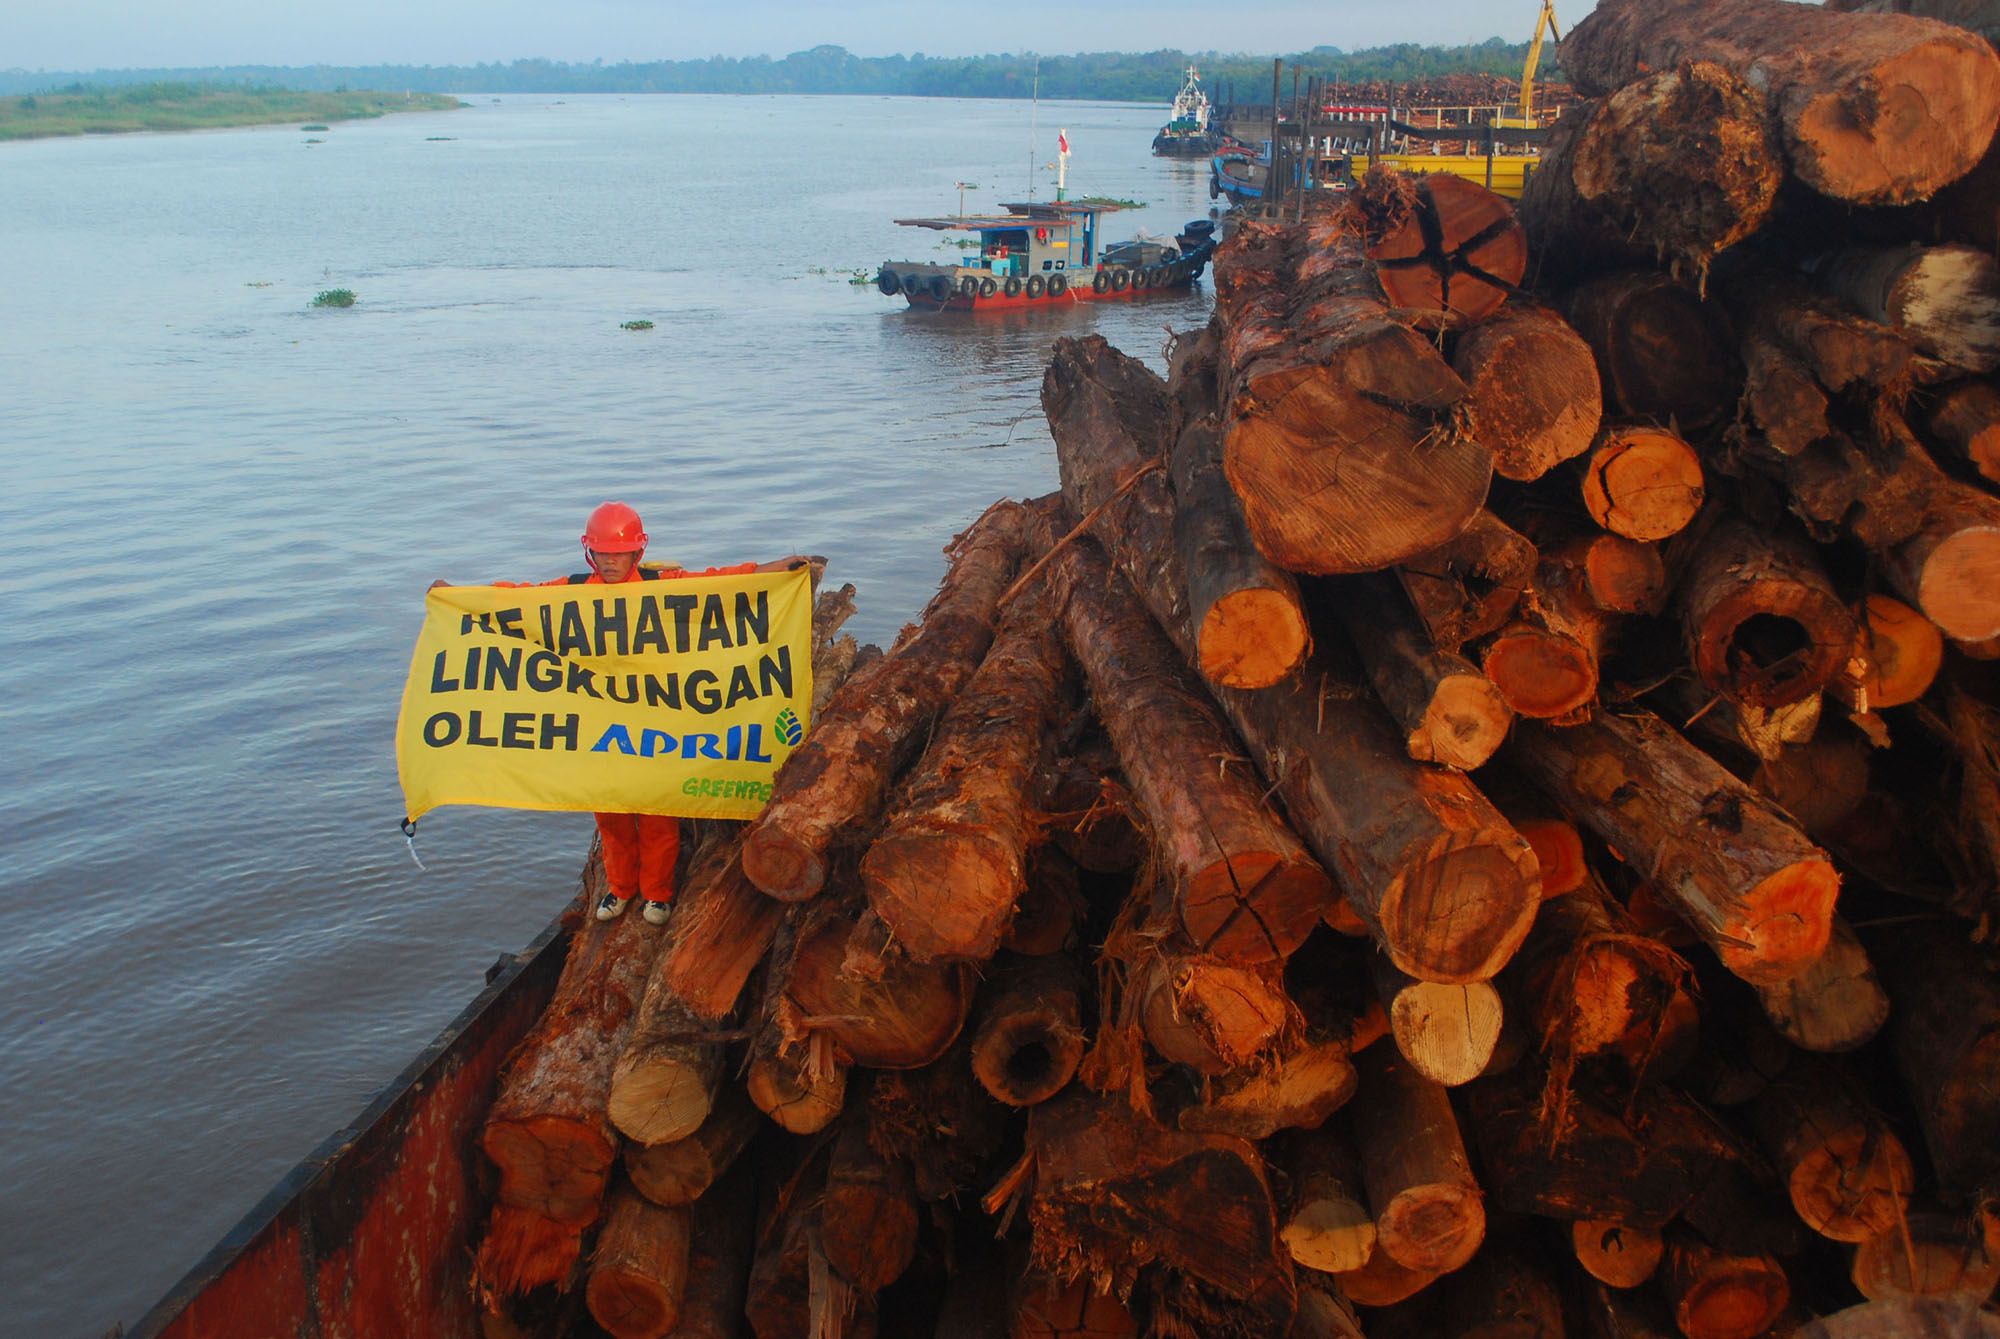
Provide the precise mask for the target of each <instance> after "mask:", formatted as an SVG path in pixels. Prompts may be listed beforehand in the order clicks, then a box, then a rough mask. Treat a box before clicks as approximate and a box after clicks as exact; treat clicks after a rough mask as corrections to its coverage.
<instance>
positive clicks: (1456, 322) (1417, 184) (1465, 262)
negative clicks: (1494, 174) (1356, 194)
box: [1362, 172, 1528, 330]
mask: <svg viewBox="0 0 2000 1339" xmlns="http://www.w3.org/2000/svg"><path fill="white" fill-rule="evenodd" d="M1362 192H1363V196H1364V207H1371V212H1377V211H1379V212H1378V213H1377V218H1376V219H1375V220H1373V221H1372V222H1371V226H1370V228H1369V230H1368V232H1369V238H1368V247H1367V256H1368V259H1369V260H1371V261H1373V262H1374V263H1375V270H1376V275H1377V277H1378V278H1379V280H1380V282H1381V285H1382V291H1383V293H1384V295H1385V296H1387V297H1388V299H1389V303H1390V305H1391V306H1392V307H1394V308H1395V309H1396V312H1397V315H1398V316H1399V317H1401V318H1402V319H1404V320H1407V321H1409V322H1410V323H1411V324H1413V325H1415V326H1416V327H1417V328H1418V329H1421V330H1462V329H1465V328H1466V327H1468V326H1474V325H1477V324H1479V322H1480V321H1482V320H1484V319H1486V317H1488V316H1490V315H1491V314H1492V313H1493V312H1494V311H1496V310H1498V309H1499V307H1500V304H1501V303H1503V302H1505V301H1506V300H1507V297H1508V295H1509V294H1511V293H1513V292H1515V291H1516V290H1517V289H1518V288H1519V286H1520V283H1521V278H1522V276H1523V275H1525V274H1526V273H1527V270H1528V242H1527V238H1526V237H1525V235H1524V234H1523V233H1522V231H1521V224H1520V222H1519V221H1518V220H1517V219H1516V218H1515V217H1514V209H1513V206H1512V205H1510V204H1508V202H1507V201H1506V199H1505V198H1504V197H1502V196H1499V195H1496V194H1494V193H1493V192H1492V191H1489V190H1487V189H1486V188H1485V187H1484V186H1480V185H1478V184H1477V183H1475V182H1472V181H1468V180H1466V179H1465V178H1464V177H1456V176H1452V175H1451V174H1449V173H1445V172H1439V173H1433V174H1431V175H1429V176H1419V177H1414V178H1412V177H1409V176H1404V175H1402V174H1397V175H1395V176H1393V177H1385V178H1384V179H1382V180H1380V181H1379V182H1378V181H1377V180H1376V179H1374V178H1372V177H1371V179H1370V180H1369V181H1367V182H1364V183H1363V184H1362Z"/></svg>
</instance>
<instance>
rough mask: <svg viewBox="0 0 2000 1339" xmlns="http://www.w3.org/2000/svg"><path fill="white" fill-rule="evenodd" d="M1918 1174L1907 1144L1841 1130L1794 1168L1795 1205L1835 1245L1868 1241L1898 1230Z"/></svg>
mask: <svg viewBox="0 0 2000 1339" xmlns="http://www.w3.org/2000/svg"><path fill="white" fill-rule="evenodd" d="M1914 1179H1915V1174H1914V1172H1913V1170H1912V1168H1911V1166H1910V1155H1909V1153H1908V1152H1906V1151H1905V1150H1904V1148H1903V1144H1902V1141H1901V1140H1899V1139H1896V1138H1895V1137H1893V1136H1890V1135H1886V1134H1884V1133H1883V1132H1881V1131H1874V1130H1868V1129H1861V1128H1857V1129H1853V1130H1841V1131H1837V1132H1835V1133H1833V1134H1832V1135H1830V1136H1828V1137H1827V1138H1825V1139H1824V1140H1823V1141H1822V1142H1820V1143H1818V1144H1816V1145H1815V1146H1814V1147H1813V1148H1812V1149H1811V1150H1810V1151H1809V1152H1807V1153H1806V1155H1805V1156H1804V1157H1802V1158H1800V1159H1799V1161H1798V1163H1797V1165H1795V1166H1794V1167H1793V1168H1792V1173H1791V1177H1790V1184H1789V1185H1788V1186H1787V1189H1788V1190H1789V1192H1790V1194H1791V1197H1792V1207H1793V1208H1794V1209H1796V1210H1798V1214H1799V1217H1800V1218H1801V1219H1802V1220H1804V1222H1805V1224H1806V1226H1807V1227H1810V1228H1811V1229H1812V1230H1813V1231H1815V1232H1817V1233H1819V1234H1820V1235H1821V1236H1823V1237H1828V1238H1831V1239H1832V1240H1834V1241H1846V1242H1863V1241H1867V1240H1869V1239H1870V1238H1873V1237H1879V1236H1882V1235H1883V1234H1885V1233H1892V1232H1896V1231H1898V1230H1899V1227H1898V1225H1899V1224H1900V1223H1901V1222H1902V1221H1903V1218H1904V1215H1905V1213H1906V1211H1907V1206H1908V1204H1909V1199H1910V1187H1911V1185H1912V1184H1913V1183H1914Z"/></svg>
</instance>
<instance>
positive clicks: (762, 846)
mask: <svg viewBox="0 0 2000 1339" xmlns="http://www.w3.org/2000/svg"><path fill="white" fill-rule="evenodd" d="M743 875H744V877H745V878H747V879H749V880H750V882H752V883H754V884H756V885H757V887H758V888H759V889H761V890H762V891H763V892H764V894H765V896H767V897H775V898H777V899H778V900H779V901H780V902H803V901H805V900H806V899H807V898H809V897H812V896H813V895H814V894H816V893H818V892H819V890H820V888H821V887H822V886H823V885H824V884H825V883H826V861H825V860H824V859H823V858H822V853H821V852H820V851H819V850H817V849H815V848H814V847H813V845H812V844H811V843H810V842H807V841H805V840H804V839H803V838H800V837H797V836H795V835H794V834H792V833H789V832H786V831H785V830H784V829H783V828H780V827H778V826H777V825H776V824H775V823H759V824H758V825H757V826H755V827H753V828H751V829H750V831H749V832H748V833H746V834H745V835H744V838H743Z"/></svg>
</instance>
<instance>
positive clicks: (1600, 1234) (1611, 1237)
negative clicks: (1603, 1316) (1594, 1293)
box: [1570, 1218, 1664, 1288]
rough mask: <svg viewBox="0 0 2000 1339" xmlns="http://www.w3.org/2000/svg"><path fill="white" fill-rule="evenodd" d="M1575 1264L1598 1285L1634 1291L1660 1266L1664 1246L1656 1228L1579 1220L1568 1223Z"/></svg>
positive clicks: (1594, 1220)
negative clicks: (1580, 1266) (1574, 1253)
mask: <svg viewBox="0 0 2000 1339" xmlns="http://www.w3.org/2000/svg"><path fill="white" fill-rule="evenodd" d="M1570 1245H1571V1246H1572V1247H1573V1248H1574V1249H1575V1251H1576V1259H1577V1263H1578V1264H1580V1265H1582V1266H1583V1267H1584V1270H1585V1271H1586V1272H1587V1273H1589V1275H1590V1276H1591V1277H1592V1278H1594V1279H1596V1280H1597V1281H1598V1282H1600V1283H1605V1284H1609V1285H1610V1286H1611V1287H1613V1288H1636V1287H1638V1286H1639V1285H1640V1284H1642V1283H1644V1282H1645V1281H1646V1280H1647V1279H1650V1278H1651V1277H1653V1272H1654V1271H1655V1270H1657V1269H1658V1268H1659V1267H1660V1253H1661V1251H1662V1249H1664V1248H1663V1246H1662V1244H1661V1241H1660V1233H1659V1229H1657V1228H1650V1227H1635V1226H1632V1225H1631V1224H1628V1223H1611V1222H1606V1221H1604V1220H1603V1219H1598V1218H1582V1219H1578V1220H1577V1221H1576V1222H1574V1223H1571V1224H1570Z"/></svg>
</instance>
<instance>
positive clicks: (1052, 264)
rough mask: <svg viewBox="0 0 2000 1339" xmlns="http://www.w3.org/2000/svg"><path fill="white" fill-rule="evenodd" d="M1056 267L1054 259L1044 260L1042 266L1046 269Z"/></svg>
mask: <svg viewBox="0 0 2000 1339" xmlns="http://www.w3.org/2000/svg"><path fill="white" fill-rule="evenodd" d="M1055 267H1056V263H1055V262H1054V261H1052V260H1045V261H1043V262H1042V268H1043V269H1045V270H1053V269H1054V268H1055Z"/></svg>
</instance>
